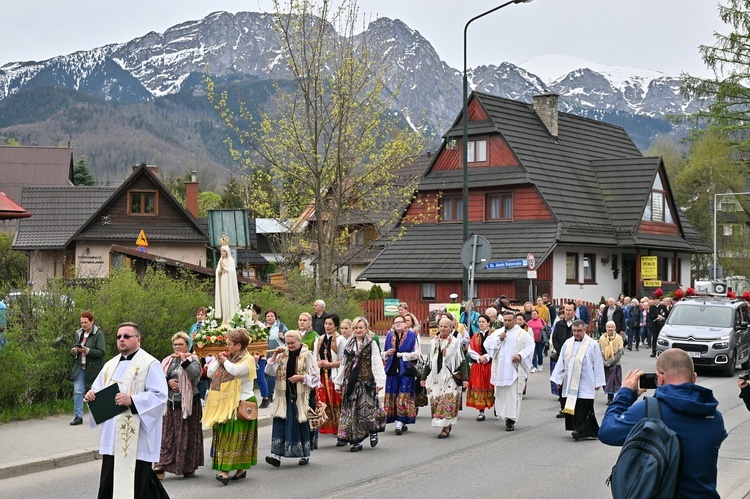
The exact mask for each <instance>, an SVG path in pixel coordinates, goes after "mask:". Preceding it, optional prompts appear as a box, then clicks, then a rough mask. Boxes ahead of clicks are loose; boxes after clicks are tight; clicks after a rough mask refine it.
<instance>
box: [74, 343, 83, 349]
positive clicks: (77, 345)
mask: <svg viewBox="0 0 750 499" xmlns="http://www.w3.org/2000/svg"><path fill="white" fill-rule="evenodd" d="M75 348H83V345H81V344H80V343H76V345H75Z"/></svg>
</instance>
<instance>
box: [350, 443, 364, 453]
mask: <svg viewBox="0 0 750 499" xmlns="http://www.w3.org/2000/svg"><path fill="white" fill-rule="evenodd" d="M349 450H350V451H351V452H359V451H361V450H362V444H354V445H352V448H351V449H349Z"/></svg>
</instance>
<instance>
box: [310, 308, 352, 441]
mask: <svg viewBox="0 0 750 499" xmlns="http://www.w3.org/2000/svg"><path fill="white" fill-rule="evenodd" d="M340 322H341V321H340V319H339V316H338V315H336V314H330V315H329V316H328V317H326V319H325V322H324V327H325V333H324V334H323V335H322V336H319V337H318V339H317V340H316V342H315V359H316V360H317V362H318V367H319V368H320V386H319V387H318V388H316V389H315V400H316V404H317V402H323V403H325V404H326V413H327V415H328V421H326V422H325V423H323V424H322V425H320V426H319V427H318V430H320V433H323V434H326V435H338V433H339V418H340V417H341V395H340V394H339V393H338V392H337V391H336V386H335V385H334V384H333V380H334V379H335V378H336V375H337V374H338V373H339V367H340V366H341V356H342V355H343V353H344V347H345V346H346V340H345V339H344V337H343V336H341V335H340V334H339V332H338V330H339V324H340ZM336 445H337V446H339V447H342V446H344V445H346V442H345V441H343V440H338V442H337V443H336Z"/></svg>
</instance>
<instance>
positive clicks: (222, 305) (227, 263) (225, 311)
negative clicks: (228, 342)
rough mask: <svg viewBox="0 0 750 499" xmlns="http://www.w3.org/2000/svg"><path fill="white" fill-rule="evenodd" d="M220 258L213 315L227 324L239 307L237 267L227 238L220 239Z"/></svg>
mask: <svg viewBox="0 0 750 499" xmlns="http://www.w3.org/2000/svg"><path fill="white" fill-rule="evenodd" d="M220 251H221V258H219V262H218V263H217V264H216V289H215V291H214V302H215V305H216V307H215V310H214V315H215V316H216V317H218V318H220V319H221V323H222V324H228V323H229V322H230V321H231V320H232V318H233V317H234V313H235V312H236V311H237V309H238V308H239V305H240V291H239V287H238V285H237V267H236V265H235V264H234V258H232V252H231V251H230V249H229V239H228V238H227V236H224V237H222V238H221V248H220Z"/></svg>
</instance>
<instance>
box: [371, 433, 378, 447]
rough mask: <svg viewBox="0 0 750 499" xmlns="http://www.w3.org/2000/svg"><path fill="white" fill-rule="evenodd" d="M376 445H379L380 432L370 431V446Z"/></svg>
mask: <svg viewBox="0 0 750 499" xmlns="http://www.w3.org/2000/svg"><path fill="white" fill-rule="evenodd" d="M376 445H378V434H377V433H370V447H375V446H376Z"/></svg>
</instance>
